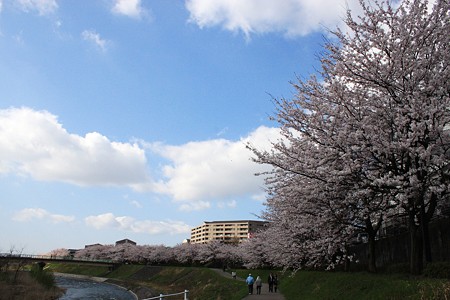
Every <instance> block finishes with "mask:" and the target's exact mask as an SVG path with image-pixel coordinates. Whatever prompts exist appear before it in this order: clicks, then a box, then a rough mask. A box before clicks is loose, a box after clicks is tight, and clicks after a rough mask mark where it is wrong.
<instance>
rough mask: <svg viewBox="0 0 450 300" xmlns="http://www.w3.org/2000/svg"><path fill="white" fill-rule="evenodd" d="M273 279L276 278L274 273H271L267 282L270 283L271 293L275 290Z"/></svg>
mask: <svg viewBox="0 0 450 300" xmlns="http://www.w3.org/2000/svg"><path fill="white" fill-rule="evenodd" d="M273 279H274V277H273V274H272V273H270V275H269V279H267V283H268V284H269V293H272V292H273Z"/></svg>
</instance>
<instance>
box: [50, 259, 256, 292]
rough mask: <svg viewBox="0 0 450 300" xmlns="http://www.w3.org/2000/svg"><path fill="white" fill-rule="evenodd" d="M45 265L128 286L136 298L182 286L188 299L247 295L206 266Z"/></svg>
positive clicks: (58, 270)
mask: <svg viewBox="0 0 450 300" xmlns="http://www.w3.org/2000/svg"><path fill="white" fill-rule="evenodd" d="M48 267H49V269H51V270H53V271H55V272H60V273H71V274H80V275H86V276H93V277H105V278H108V280H107V282H110V283H114V284H118V285H121V286H123V287H125V288H127V289H130V290H132V291H133V292H135V293H136V294H137V295H138V296H139V297H140V298H145V297H151V296H159V294H160V293H162V294H170V293H178V292H182V291H184V290H186V289H187V290H189V292H190V293H189V299H192V300H218V299H221V300H241V299H242V298H243V297H245V295H246V294H247V290H246V287H245V285H244V284H243V283H242V282H237V281H231V280H228V279H226V278H224V277H222V276H220V275H219V274H217V273H216V272H214V271H212V270H210V269H207V268H187V267H157V266H155V267H153V266H142V265H123V266H121V267H119V268H118V269H117V270H115V271H112V272H109V271H108V269H107V268H106V267H95V266H84V265H76V264H49V265H48Z"/></svg>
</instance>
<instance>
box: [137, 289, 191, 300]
mask: <svg viewBox="0 0 450 300" xmlns="http://www.w3.org/2000/svg"><path fill="white" fill-rule="evenodd" d="M183 294H184V300H189V291H188V290H184V292H180V293H175V294H168V295H163V294H160V295H159V296H156V297H153V298H145V299H142V300H164V297H171V296H178V295H183Z"/></svg>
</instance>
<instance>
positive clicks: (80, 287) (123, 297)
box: [55, 276, 136, 300]
mask: <svg viewBox="0 0 450 300" xmlns="http://www.w3.org/2000/svg"><path fill="white" fill-rule="evenodd" d="M55 282H56V285H57V286H58V287H61V288H64V289H66V293H65V294H64V296H62V297H61V298H59V300H136V297H135V296H134V295H133V294H132V293H130V292H129V291H127V290H125V289H124V288H121V287H119V286H116V285H113V284H108V283H104V282H98V281H94V280H89V279H85V278H77V277H72V276H70V277H68V276H55Z"/></svg>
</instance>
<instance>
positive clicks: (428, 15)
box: [249, 0, 450, 274]
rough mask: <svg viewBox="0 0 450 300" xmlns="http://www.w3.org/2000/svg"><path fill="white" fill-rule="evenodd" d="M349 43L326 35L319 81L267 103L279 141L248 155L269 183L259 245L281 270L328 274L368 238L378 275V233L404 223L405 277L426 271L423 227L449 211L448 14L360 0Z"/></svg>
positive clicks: (407, 3)
mask: <svg viewBox="0 0 450 300" xmlns="http://www.w3.org/2000/svg"><path fill="white" fill-rule="evenodd" d="M360 3H361V5H362V7H363V11H364V14H363V15H362V16H360V17H359V18H358V19H356V18H354V17H353V16H352V15H351V14H350V12H349V14H348V15H347V18H346V24H347V28H346V30H348V31H346V32H344V31H341V30H336V31H335V32H332V34H334V36H335V37H336V38H337V41H335V42H328V43H327V45H326V48H325V50H326V51H325V53H324V54H323V55H322V56H321V63H322V69H321V71H320V72H319V74H318V75H317V76H311V77H310V78H309V79H307V80H302V79H299V80H298V82H296V83H293V86H294V87H295V89H296V91H297V94H296V96H295V97H294V99H276V100H275V101H276V104H277V112H276V116H275V118H274V119H275V120H276V121H277V122H278V123H279V124H280V127H281V132H282V135H283V139H282V140H280V141H277V142H275V143H273V147H272V150H271V151H260V150H259V149H257V148H255V147H252V145H249V148H250V149H252V150H253V152H254V153H255V154H256V156H257V159H256V161H257V162H258V163H261V164H269V165H271V166H273V168H272V171H271V172H268V173H266V175H268V177H267V180H266V186H267V191H268V194H269V197H268V200H267V202H266V207H267V209H266V211H265V212H264V213H263V217H264V218H265V219H267V220H269V221H271V224H272V226H271V227H270V228H269V230H268V231H267V232H266V234H265V236H261V237H260V242H261V243H262V244H264V245H265V247H266V251H268V252H270V253H272V255H271V256H270V258H271V263H272V264H274V265H277V266H282V267H285V268H293V269H298V268H301V267H303V266H319V265H320V266H323V265H324V264H325V265H329V266H333V265H334V264H336V263H340V262H344V261H346V260H348V259H351V256H352V253H350V252H349V250H348V249H349V245H351V243H352V240H353V239H354V237H355V235H357V234H358V233H361V232H363V233H365V234H366V235H367V236H368V240H369V245H370V259H369V260H370V263H369V270H370V271H373V272H375V271H376V265H375V262H376V260H375V258H376V257H375V242H376V236H377V232H378V231H379V229H380V226H382V224H383V222H384V221H385V220H386V219H388V218H389V219H390V221H393V222H394V224H395V219H398V218H400V217H404V216H406V217H407V218H408V220H409V232H410V269H411V272H412V273H416V274H417V273H420V271H421V269H422V267H423V262H425V263H426V262H430V261H431V259H432V258H431V249H430V243H429V237H428V224H429V222H430V220H431V218H432V216H434V215H435V214H436V213H437V212H439V209H440V207H441V206H442V205H443V204H444V203H445V202H446V201H447V200H446V199H448V196H447V194H448V192H449V172H448V170H449V162H450V139H449V131H448V126H449V121H450V98H449V95H450V76H449V75H450V69H449V65H448V64H449V61H450V51H449V45H450V34H449V32H450V18H449V12H450V4H449V2H448V1H447V0H442V1H441V0H437V1H436V3H435V5H434V6H433V7H432V9H430V7H431V5H429V3H428V2H427V1H426V0H425V1H424V0H422V1H421V0H404V1H403V3H402V4H401V5H400V6H399V7H398V8H395V7H393V5H392V4H391V3H390V1H382V2H381V1H377V0H374V1H370V3H366V1H360Z"/></svg>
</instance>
